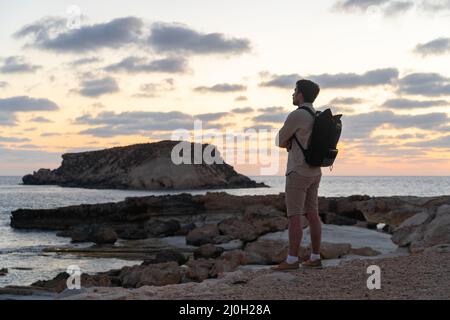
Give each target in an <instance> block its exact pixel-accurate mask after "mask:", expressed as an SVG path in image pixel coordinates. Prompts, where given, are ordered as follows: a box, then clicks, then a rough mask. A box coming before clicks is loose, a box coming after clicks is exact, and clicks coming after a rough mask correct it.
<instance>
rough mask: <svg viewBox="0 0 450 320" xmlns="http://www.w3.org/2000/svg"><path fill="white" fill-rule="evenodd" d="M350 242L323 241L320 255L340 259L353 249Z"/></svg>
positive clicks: (325, 257)
mask: <svg viewBox="0 0 450 320" xmlns="http://www.w3.org/2000/svg"><path fill="white" fill-rule="evenodd" d="M351 247H352V246H351V245H350V244H349V243H329V242H322V243H321V246H320V255H321V256H322V258H323V259H339V258H341V257H342V256H344V255H346V254H348V253H349V252H350V249H351Z"/></svg>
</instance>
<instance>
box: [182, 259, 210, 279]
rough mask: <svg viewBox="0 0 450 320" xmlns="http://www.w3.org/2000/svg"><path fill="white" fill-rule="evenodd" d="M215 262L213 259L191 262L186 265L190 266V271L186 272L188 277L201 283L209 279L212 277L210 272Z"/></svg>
mask: <svg viewBox="0 0 450 320" xmlns="http://www.w3.org/2000/svg"><path fill="white" fill-rule="evenodd" d="M214 263H215V261H214V260H212V259H198V260H189V261H188V262H187V263H186V265H187V266H188V270H187V272H186V276H187V277H188V278H189V279H191V280H193V281H197V282H201V281H203V280H205V279H208V278H209V277H210V276H211V275H210V271H211V269H212V267H213V266H214Z"/></svg>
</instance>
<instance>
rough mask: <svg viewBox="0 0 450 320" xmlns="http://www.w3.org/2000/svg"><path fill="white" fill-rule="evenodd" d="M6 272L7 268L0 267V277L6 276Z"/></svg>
mask: <svg viewBox="0 0 450 320" xmlns="http://www.w3.org/2000/svg"><path fill="white" fill-rule="evenodd" d="M7 274H8V269H7V268H2V269H0V277H2V276H6V275H7Z"/></svg>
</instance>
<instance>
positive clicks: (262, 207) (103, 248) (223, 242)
mask: <svg viewBox="0 0 450 320" xmlns="http://www.w3.org/2000/svg"><path fill="white" fill-rule="evenodd" d="M319 212H320V216H321V218H322V221H323V222H324V235H323V245H322V249H321V256H322V258H323V259H324V262H325V266H326V269H329V268H344V269H345V267H340V266H339V264H340V263H342V262H344V261H348V260H354V259H358V260H361V259H377V261H384V260H385V259H393V258H394V257H396V259H397V258H398V259H400V260H398V261H400V262H399V263H400V264H403V263H405V262H404V261H403V260H402V259H404V260H405V261H406V260H407V259H412V258H408V255H410V256H409V257H414V256H416V255H417V257H418V258H417V259H422V258H421V257H422V256H421V255H434V256H435V255H437V256H438V257H436V258H435V259H437V260H438V259H441V258H444V257H448V256H446V254H447V252H448V244H449V243H450V232H449V230H450V196H438V197H412V196H404V197H403V196H393V197H369V196H365V195H353V196H349V197H328V198H325V197H319ZM380 223H382V224H384V227H383V228H381V226H380V225H379V224H380ZM11 226H12V227H14V228H20V229H43V230H56V231H58V235H61V236H67V237H71V238H72V241H73V242H94V243H96V244H94V245H93V246H91V247H85V248H82V249H80V248H76V247H70V246H69V247H63V248H49V249H47V252H57V253H59V254H72V255H80V256H91V257H116V258H122V259H133V260H142V261H143V262H142V264H140V265H136V266H133V267H124V268H122V269H120V270H111V271H108V272H104V273H99V274H96V275H87V274H83V277H84V278H82V283H83V288H84V289H82V290H84V291H83V292H78V293H79V294H85V296H82V295H81V296H80V298H83V297H86V298H87V297H90V298H92V297H95V292H98V291H95V290H97V289H98V288H99V287H108V288H110V289H112V288H116V289H114V290H112V291H108V292H110V293H106V292H105V291H101V290H100V292H102V294H99V295H97V297H98V298H102V297H103V298H108V297H114V294H116V293H117V295H125V296H126V297H127V298H133V297H136V295H138V296H137V298H145V297H150V296H154V297H155V298H163V297H164V294H167V295H166V296H167V297H169V296H170V294H169V292H172V291H171V290H173V289H172V288H173V286H179V287H180V288H187V287H189V286H190V283H203V282H208V281H216V282H215V283H217V284H221V281H222V280H221V279H223V278H226V277H227V274H239V272H244V273H247V272H250V274H251V275H247V276H249V277H253V276H254V275H255V274H259V273H258V272H263V274H265V273H268V274H270V271H269V270H267V267H268V266H269V265H272V264H276V263H279V262H280V261H282V260H283V259H284V258H285V256H286V252H287V244H288V241H287V230H286V228H287V219H286V217H285V204H284V194H283V193H280V194H278V195H264V196H234V195H230V194H227V193H224V192H220V193H214V192H208V193H207V194H206V195H190V194H180V195H166V196H147V197H130V198H126V199H125V201H121V202H117V203H106V204H92V205H88V204H85V205H79V206H69V207H62V208H55V209H42V210H34V209H19V210H16V211H13V212H12V216H11ZM308 232H309V230H308V228H307V224H306V223H305V235H304V241H303V243H302V244H303V247H302V248H301V254H300V255H301V258H302V259H304V258H306V257H307V256H308V254H309V250H310V249H309V246H308ZM391 238H392V241H393V242H392V241H391ZM397 246H399V247H401V248H400V249H403V251H401V252H400V251H398V249H397ZM439 257H440V258H439ZM364 261H365V260H364ZM367 261H370V260H367ZM349 263H352V262H349ZM355 263H356V262H355ZM377 263H378V262H377ZM389 263H391V262H389ZM445 268H446V269H445ZM438 269H439V272H444V271H447V273H448V271H450V270H449V269H448V265H446V264H444V269H442V267H441V268H438ZM236 272H237V273H236ZM303 272H307V271H299V273H303ZM333 272H334V271H333ZM339 272H344V270H341V271H339ZM253 273H255V274H253ZM67 277H68V274H64V273H63V274H59V275H58V276H57V277H56V278H55V279H53V280H49V281H40V282H38V283H34V284H33V285H31V286H30V287H26V288H17V287H9V288H3V289H1V290H0V294H2V293H3V294H7V293H11V290H12V291H14V292H16V293H17V292H20V290H25V292H28V293H29V292H52V293H53V294H54V297H59V298H63V297H66V296H72V295H73V294H74V292H68V291H67V290H64V289H65V288H66V279H67ZM269 278H270V277H269ZM240 281H241V280H239V281H238V283H240ZM242 281H243V280H242ZM242 283H244V282H242ZM245 283H246V282H245ZM222 284H223V283H222ZM443 284H445V285H448V282H443ZM199 285H200V286H201V284H199ZM343 285H344V284H343ZM438 285H439V284H438ZM149 286H150V287H149ZM192 286H194V285H193V284H192ZM205 286H207V285H206V284H205ZM89 287H94V288H95V289H93V290H94V291H92V290H91V289H86V288H89ZM157 287H161V288H167V289H156V288H157ZM231 287H233V285H231ZM121 288H122V289H121ZM123 288H125V289H123ZM130 288H131V289H130ZM138 288H145V289H142V290H141V289H138ZM228 289H230V288H228ZM86 290H87V291H86ZM133 290H139V291H133ZM165 290H167V291H165ZM180 290H182V289H180ZM183 290H184V289H183ZM230 290H231V289H230ZM149 292H152V293H151V294H150V293H149ZM155 292H158V293H155ZM164 292H165V293H164ZM113 293H114V294H113ZM30 294H32V293H30ZM186 294H187V296H188V293H187V292H186ZM259 294H262V293H259ZM0 296H1V295H0ZM200 296H201V295H200ZM238 296H239V295H237V296H236V298H237V297H238ZM449 296H450V293H449ZM299 297H300V296H299ZM274 298H275V297H274ZM336 298H338V297H336ZM363 298H364V297H363Z"/></svg>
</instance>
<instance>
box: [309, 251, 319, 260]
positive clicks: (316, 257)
mask: <svg viewBox="0 0 450 320" xmlns="http://www.w3.org/2000/svg"><path fill="white" fill-rule="evenodd" d="M309 259H310V260H311V261H316V260H320V253H319V254H314V253H311V256H310V257H309Z"/></svg>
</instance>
